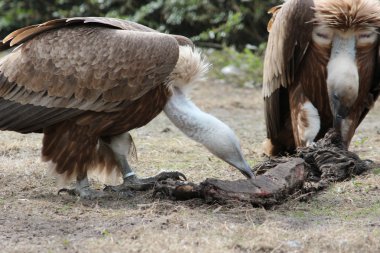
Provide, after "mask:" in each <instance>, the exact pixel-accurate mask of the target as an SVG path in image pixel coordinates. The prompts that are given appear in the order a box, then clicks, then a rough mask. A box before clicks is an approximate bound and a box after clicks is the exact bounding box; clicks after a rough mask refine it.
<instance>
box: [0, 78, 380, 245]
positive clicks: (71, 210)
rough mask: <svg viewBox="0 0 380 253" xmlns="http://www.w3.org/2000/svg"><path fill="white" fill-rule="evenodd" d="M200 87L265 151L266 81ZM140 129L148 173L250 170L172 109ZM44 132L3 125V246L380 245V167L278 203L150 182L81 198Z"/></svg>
mask: <svg viewBox="0 0 380 253" xmlns="http://www.w3.org/2000/svg"><path fill="white" fill-rule="evenodd" d="M192 97H193V100H194V101H195V102H196V104H198V105H199V106H200V107H201V108H202V109H204V110H205V111H207V112H210V113H212V114H214V115H216V116H217V117H219V118H220V119H222V120H223V121H225V122H226V123H228V124H229V125H230V126H231V127H232V128H233V129H234V130H235V131H236V133H237V134H238V136H239V138H240V139H241V144H242V147H243V150H244V153H245V155H246V157H247V159H248V161H249V163H250V164H251V165H254V164H255V163H257V162H258V161H259V160H261V159H263V157H262V156H261V149H260V148H261V142H262V141H263V139H264V136H265V128H264V118H263V108H262V107H263V106H262V100H261V96H260V90H256V89H254V88H241V87H238V86H237V85H234V84H226V83H223V82H220V81H209V82H208V83H204V84H202V85H200V86H198V87H197V88H195V89H194V91H193V92H192ZM379 119H380V105H379V104H378V105H377V107H376V108H375V109H374V110H373V111H372V112H371V113H370V114H369V115H368V117H367V118H366V120H365V121H364V122H363V124H362V125H361V126H360V127H359V129H358V130H357V133H356V135H355V137H354V139H353V142H352V146H351V149H352V150H354V151H355V152H357V153H358V154H359V155H360V156H361V157H362V158H369V159H373V160H376V161H379V160H380V158H379V155H378V154H379V152H380V145H379V144H380V125H379ZM131 133H132V135H133V137H134V140H135V143H136V146H137V151H138V158H139V159H138V161H137V162H134V163H133V165H134V167H135V170H136V172H137V174H138V175H139V176H151V175H155V174H157V173H159V172H160V171H164V170H178V171H181V172H183V173H184V174H186V175H187V177H188V179H189V180H190V181H194V182H200V181H203V180H204V179H205V178H207V177H214V178H219V179H238V178H241V177H242V176H241V175H240V173H239V172H237V171H236V170H235V169H233V168H232V167H230V166H228V165H226V164H224V163H223V162H221V161H220V160H218V159H217V158H215V157H213V156H212V155H211V154H210V153H208V152H207V151H206V150H205V149H204V148H203V147H202V146H200V145H198V144H195V143H194V142H193V141H191V140H189V139H188V138H186V137H185V136H184V135H183V134H182V133H180V132H179V130H177V129H176V128H175V127H174V126H173V125H172V124H171V123H170V122H169V120H168V119H167V118H166V117H165V115H162V114H161V115H160V116H159V117H157V118H156V119H155V120H153V121H152V122H151V123H150V124H148V125H147V126H146V127H143V128H141V129H138V130H134V131H132V132H131ZM41 138H42V136H41V135H39V134H30V135H21V134H17V133H12V132H1V133H0V186H1V189H0V252H359V251H360V252H380V239H379V238H380V188H379V187H380V169H375V170H374V171H372V172H370V173H368V174H367V175H362V176H358V177H356V178H354V179H352V180H349V181H347V182H342V183H336V184H334V185H332V186H331V187H330V188H329V189H328V190H326V191H324V192H321V193H320V194H318V195H317V196H314V198H312V199H310V200H309V201H307V202H299V201H297V200H291V201H289V202H287V203H286V204H283V205H281V206H277V207H275V208H274V209H272V210H264V209H261V208H252V207H251V206H249V205H242V204H239V203H236V204H235V205H231V206H220V205H218V204H213V205H209V204H205V203H203V202H202V201H201V200H191V201H185V202H173V201H170V200H157V199H153V198H152V196H151V192H148V193H140V194H136V196H135V197H131V198H130V199H120V200H118V199H114V200H98V201H81V200H79V199H78V198H76V197H71V196H67V195H61V196H59V195H57V191H58V189H59V187H58V186H57V184H56V180H55V179H54V178H53V177H52V176H50V175H49V166H48V164H46V163H43V162H41V161H40V147H41ZM93 183H94V187H95V188H99V189H100V188H102V187H103V184H102V183H101V182H99V181H93Z"/></svg>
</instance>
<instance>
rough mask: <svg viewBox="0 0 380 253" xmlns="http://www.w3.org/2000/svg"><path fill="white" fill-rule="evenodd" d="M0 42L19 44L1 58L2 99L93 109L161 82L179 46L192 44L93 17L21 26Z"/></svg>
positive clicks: (109, 107) (111, 107) (110, 106)
mask: <svg viewBox="0 0 380 253" xmlns="http://www.w3.org/2000/svg"><path fill="white" fill-rule="evenodd" d="M4 41H5V44H6V45H9V46H11V45H13V46H14V45H20V44H21V45H20V46H19V47H18V48H16V49H15V50H14V51H13V52H12V53H10V54H9V55H7V56H5V57H4V58H3V59H2V60H1V61H0V77H2V78H1V79H2V80H3V82H2V83H1V84H0V95H1V96H2V97H3V98H5V99H7V100H10V101H14V102H19V103H21V104H32V105H35V106H45V107H63V108H76V109H80V110H92V111H115V110H119V109H121V107H122V106H125V105H127V104H128V103H130V102H131V101H133V100H136V99H138V98H139V97H141V96H142V95H143V94H145V93H146V92H148V91H149V90H150V89H152V88H154V87H156V86H157V85H161V84H163V83H164V82H165V81H166V78H167V76H168V75H169V74H170V73H171V71H172V70H173V68H174V67H175V64H176V62H177V60H178V54H179V49H178V48H179V44H187V45H189V46H192V45H193V44H192V43H191V41H190V40H188V39H187V38H184V37H182V36H173V35H168V34H162V33H158V32H156V31H154V30H152V29H150V28H148V27H145V26H142V25H139V24H136V23H133V22H129V21H124V20H118V19H111V18H92V17H90V18H71V19H60V20H52V21H48V22H46V23H44V24H41V25H39V26H31V27H27V28H22V29H21V30H18V31H16V32H14V33H13V34H11V35H10V36H8V37H6V40H4ZM4 41H3V44H4ZM4 80H5V81H4Z"/></svg>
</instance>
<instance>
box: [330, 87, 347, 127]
mask: <svg viewBox="0 0 380 253" xmlns="http://www.w3.org/2000/svg"><path fill="white" fill-rule="evenodd" d="M332 107H333V108H332V111H333V117H334V118H333V127H334V129H335V130H336V131H338V132H339V133H340V132H341V130H342V120H343V119H345V118H346V117H347V115H348V113H349V108H348V107H347V106H344V105H343V104H342V102H341V100H340V99H339V97H338V96H337V95H336V94H334V95H333V97H332Z"/></svg>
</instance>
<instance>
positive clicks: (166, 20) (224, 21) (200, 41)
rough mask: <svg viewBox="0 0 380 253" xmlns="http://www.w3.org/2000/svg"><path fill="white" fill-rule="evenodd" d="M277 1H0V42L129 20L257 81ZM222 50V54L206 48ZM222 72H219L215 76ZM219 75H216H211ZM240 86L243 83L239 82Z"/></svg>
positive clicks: (236, 73)
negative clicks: (34, 29) (64, 21)
mask: <svg viewBox="0 0 380 253" xmlns="http://www.w3.org/2000/svg"><path fill="white" fill-rule="evenodd" d="M280 2H281V1H280V0H268V1H262V0H240V1H238V0H153V1H146V0H84V1H77V0H0V38H3V37H5V36H6V35H7V34H8V33H10V32H11V31H13V30H15V29H17V28H20V27H23V26H26V25H30V24H36V23H41V22H44V21H46V20H49V19H55V18H61V17H72V16H107V17H117V18H123V19H128V20H132V21H135V22H138V23H141V24H144V25H146V26H149V27H151V28H154V29H156V30H158V31H161V32H166V33H173V34H180V35H184V36H187V37H189V38H191V39H192V40H193V41H194V42H195V44H196V45H197V46H200V47H202V48H205V49H208V52H209V53H210V52H212V53H211V55H210V58H212V59H211V60H212V63H213V64H214V65H217V67H218V68H224V67H229V68H227V69H225V71H224V73H226V74H231V73H232V75H234V73H235V76H237V77H241V76H242V74H244V73H245V72H247V71H248V73H246V74H248V75H251V76H250V79H251V80H252V75H254V76H255V77H256V76H257V78H256V79H255V80H256V81H255V83H259V82H260V78H261V68H262V54H263V51H264V49H265V41H266V39H267V36H268V35H267V31H266V25H267V22H268V20H269V18H270V16H269V15H268V14H267V10H268V9H270V8H271V7H272V6H274V5H277V4H279V3H280ZM210 49H222V50H214V51H213V50H210ZM216 73H219V74H222V75H223V73H221V72H220V71H219V72H216ZM216 75H218V74H216ZM238 82H240V83H242V85H255V83H251V84H247V83H246V82H245V80H240V81H238Z"/></svg>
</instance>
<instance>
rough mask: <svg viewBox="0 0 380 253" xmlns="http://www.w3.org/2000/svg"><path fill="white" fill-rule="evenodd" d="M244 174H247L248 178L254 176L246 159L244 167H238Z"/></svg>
mask: <svg viewBox="0 0 380 253" xmlns="http://www.w3.org/2000/svg"><path fill="white" fill-rule="evenodd" d="M236 168H237V169H238V170H239V171H240V172H241V173H242V174H243V175H244V176H246V177H247V178H248V179H251V178H253V177H254V175H253V172H252V169H251V167H250V166H249V165H248V163H247V162H246V161H244V164H243V166H242V167H236Z"/></svg>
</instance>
